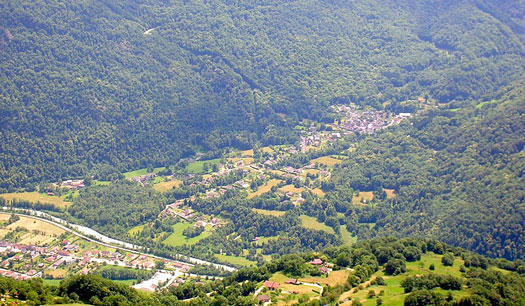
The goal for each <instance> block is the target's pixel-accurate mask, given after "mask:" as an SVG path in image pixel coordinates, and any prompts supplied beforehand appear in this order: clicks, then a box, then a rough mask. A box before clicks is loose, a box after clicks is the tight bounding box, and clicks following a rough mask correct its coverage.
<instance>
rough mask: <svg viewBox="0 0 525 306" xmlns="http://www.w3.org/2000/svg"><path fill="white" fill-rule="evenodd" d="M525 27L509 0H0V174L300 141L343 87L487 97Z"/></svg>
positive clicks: (17, 183)
mask: <svg viewBox="0 0 525 306" xmlns="http://www.w3.org/2000/svg"><path fill="white" fill-rule="evenodd" d="M523 32H524V26H523V6H522V4H520V3H517V2H513V1H508V0H492V1H491V0H462V1H424V2H421V1H405V2H399V1H393V0H390V1H388V0H381V1H380V0H358V1H351V2H350V1H348V2H338V1H313V0H310V1H306V0H304V1H214V2H211V1H133V0H127V1H123V2H118V3H115V2H114V1H102V0H97V1H87V2H86V1H69V2H61V1H47V2H46V3H45V4H44V3H42V2H39V1H20V0H9V1H3V2H2V3H0V65H1V66H0V67H1V69H0V82H1V84H2V86H1V87H0V100H1V101H2V102H1V104H0V105H1V106H0V127H1V129H0V188H1V189H2V190H12V189H14V188H17V187H27V188H31V186H32V184H34V183H39V182H41V181H51V180H57V179H59V178H69V177H81V176H84V175H86V174H87V173H89V171H90V170H91V169H93V168H94V167H95V166H100V165H104V164H105V165H111V166H114V167H117V168H118V169H120V171H122V170H124V169H134V168H141V167H146V166H150V165H153V166H156V165H161V166H165V165H169V164H174V163H175V162H176V161H177V160H178V159H179V158H180V157H181V156H187V155H191V154H192V153H193V152H195V151H196V150H208V151H213V150H217V149H218V148H223V147H229V146H233V147H239V148H248V147H250V146H251V145H253V144H254V143H255V142H261V143H264V144H268V143H282V142H287V141H292V140H293V139H295V138H294V137H295V136H294V135H295V134H294V133H293V130H292V128H293V126H294V125H295V123H296V122H297V121H298V120H299V119H302V118H312V119H315V120H320V121H324V120H327V121H330V118H327V117H326V107H327V106H328V105H330V104H334V103H348V102H354V103H358V104H360V105H366V106H372V107H376V108H387V109H392V110H397V111H405V110H406V111H410V110H412V109H411V107H410V104H409V103H408V104H407V103H406V101H407V100H411V99H415V98H417V97H420V96H425V97H429V98H432V99H435V100H437V101H439V102H442V103H449V102H453V101H457V102H458V104H459V105H462V104H465V102H464V101H466V100H469V99H488V98H491V97H493V95H494V93H495V92H497V91H498V90H499V89H500V88H502V87H504V86H506V85H509V84H510V83H512V82H513V81H515V80H517V79H520V78H522V77H523V67H524V62H523V55H524V49H523V43H522V42H523ZM520 39H521V40H520Z"/></svg>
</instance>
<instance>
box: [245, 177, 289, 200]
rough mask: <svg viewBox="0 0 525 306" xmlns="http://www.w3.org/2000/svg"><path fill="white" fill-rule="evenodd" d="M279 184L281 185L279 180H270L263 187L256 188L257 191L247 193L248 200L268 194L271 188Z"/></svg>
mask: <svg viewBox="0 0 525 306" xmlns="http://www.w3.org/2000/svg"><path fill="white" fill-rule="evenodd" d="M280 183H281V180H278V179H271V180H269V181H268V182H266V183H265V184H264V185H261V186H259V188H257V191H255V192H250V193H248V199H251V198H253V197H256V196H260V195H262V194H265V193H267V192H269V191H270V190H272V187H273V186H277V185H279V184H280Z"/></svg>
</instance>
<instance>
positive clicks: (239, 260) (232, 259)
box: [215, 254, 256, 267]
mask: <svg viewBox="0 0 525 306" xmlns="http://www.w3.org/2000/svg"><path fill="white" fill-rule="evenodd" d="M215 256H217V258H219V260H222V261H225V262H229V263H231V264H234V265H241V266H245V267H248V266H255V264H256V262H255V261H251V260H248V259H246V258H244V257H240V256H230V255H223V254H218V255H215Z"/></svg>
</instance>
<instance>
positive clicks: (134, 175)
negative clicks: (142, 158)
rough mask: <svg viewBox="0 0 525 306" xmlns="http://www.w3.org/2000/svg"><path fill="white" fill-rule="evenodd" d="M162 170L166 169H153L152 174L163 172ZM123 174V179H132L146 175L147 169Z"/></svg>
mask: <svg viewBox="0 0 525 306" xmlns="http://www.w3.org/2000/svg"><path fill="white" fill-rule="evenodd" d="M163 170H166V167H160V168H155V169H153V172H154V173H159V172H160V171H163ZM123 174H124V177H125V178H132V177H136V176H141V175H144V174H148V169H147V168H143V169H139V170H135V171H130V172H126V173H123Z"/></svg>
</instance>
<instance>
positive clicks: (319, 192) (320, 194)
mask: <svg viewBox="0 0 525 306" xmlns="http://www.w3.org/2000/svg"><path fill="white" fill-rule="evenodd" d="M312 193H313V194H315V195H318V196H320V197H324V196H325V193H324V191H322V190H321V189H319V188H315V189H312Z"/></svg>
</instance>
